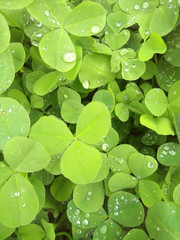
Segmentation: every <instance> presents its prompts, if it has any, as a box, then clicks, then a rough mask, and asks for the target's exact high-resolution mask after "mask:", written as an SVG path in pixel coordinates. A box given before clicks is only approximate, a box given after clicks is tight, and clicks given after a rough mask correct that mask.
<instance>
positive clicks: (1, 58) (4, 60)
mask: <svg viewBox="0 0 180 240" xmlns="http://www.w3.org/2000/svg"><path fill="white" fill-rule="evenodd" d="M14 77H15V68H14V63H13V58H12V54H11V52H10V50H9V49H6V50H5V51H4V52H3V53H1V54H0V93H3V92H5V91H6V90H7V89H8V88H9V87H10V86H11V84H12V82H13V80H14Z"/></svg>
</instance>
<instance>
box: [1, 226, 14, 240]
mask: <svg viewBox="0 0 180 240" xmlns="http://www.w3.org/2000/svg"><path fill="white" fill-rule="evenodd" d="M14 230H15V228H9V227H6V226H4V225H2V224H1V223H0V239H1V240H6V239H7V237H9V236H10V235H11V234H12V233H13V232H14Z"/></svg>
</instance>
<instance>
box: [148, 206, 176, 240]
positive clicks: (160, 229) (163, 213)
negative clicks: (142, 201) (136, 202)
mask: <svg viewBox="0 0 180 240" xmlns="http://www.w3.org/2000/svg"><path fill="white" fill-rule="evenodd" d="M179 217H180V207H179V206H177V205H175V204H174V203H171V202H159V203H156V204H155V205H154V206H153V207H152V208H150V209H149V210H148V214H147V218H146V228H147V231H148V233H149V235H150V238H152V239H157V240H164V239H168V240H178V239H180V230H179V229H180V224H179V221H177V219H179Z"/></svg>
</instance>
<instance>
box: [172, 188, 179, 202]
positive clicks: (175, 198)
mask: <svg viewBox="0 0 180 240" xmlns="http://www.w3.org/2000/svg"><path fill="white" fill-rule="evenodd" d="M179 197H180V184H178V185H177V186H176V187H175V189H174V192H173V199H174V202H175V203H176V204H178V205H180V200H179V199H180V198H179Z"/></svg>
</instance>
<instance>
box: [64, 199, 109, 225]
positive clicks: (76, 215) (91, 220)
mask: <svg viewBox="0 0 180 240" xmlns="http://www.w3.org/2000/svg"><path fill="white" fill-rule="evenodd" d="M67 217H68V219H69V221H70V222H71V223H72V224H73V226H76V227H80V228H82V229H84V228H86V229H89V228H94V227H96V226H98V225H99V224H101V223H102V222H104V220H106V218H107V214H106V212H105V210H104V208H100V209H99V210H98V211H97V212H93V213H86V212H83V211H81V210H80V209H79V208H77V207H76V205H75V204H74V201H73V200H71V201H70V202H69V204H68V208H67Z"/></svg>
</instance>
